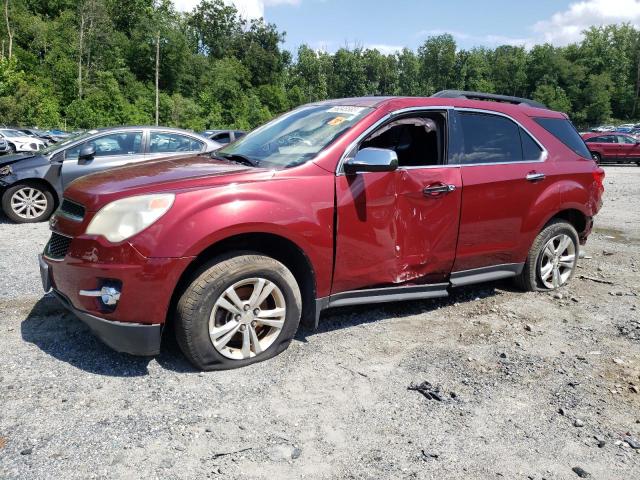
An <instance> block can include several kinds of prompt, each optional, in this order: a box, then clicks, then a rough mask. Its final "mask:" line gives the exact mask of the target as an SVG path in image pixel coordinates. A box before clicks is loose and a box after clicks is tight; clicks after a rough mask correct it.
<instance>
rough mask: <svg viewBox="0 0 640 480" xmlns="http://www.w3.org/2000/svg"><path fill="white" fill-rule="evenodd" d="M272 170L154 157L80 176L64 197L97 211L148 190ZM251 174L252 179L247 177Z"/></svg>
mask: <svg viewBox="0 0 640 480" xmlns="http://www.w3.org/2000/svg"><path fill="white" fill-rule="evenodd" d="M272 176H273V173H272V172H271V171H269V170H265V169H256V168H252V167H247V166H244V165H237V164H234V163H231V162H225V161H221V160H214V159H212V158H211V157H207V156H188V157H180V158H169V159H163V160H154V161H148V162H143V163H139V164H135V165H129V166H124V167H120V168H114V169H112V170H108V171H105V172H100V173H94V174H92V175H87V176H85V177H81V178H79V179H77V180H75V181H73V182H71V184H69V187H67V189H66V190H65V192H64V196H65V197H66V198H69V199H71V200H74V201H76V202H78V203H80V204H82V205H84V206H85V208H86V209H87V210H88V211H96V210H98V209H100V208H101V207H102V206H104V205H106V204H107V203H109V202H112V201H113V200H117V199H118V198H123V197H129V196H132V195H143V194H146V193H155V192H167V191H176V190H184V189H191V188H204V187H208V186H215V185H224V184H228V183H229V182H239V181H256V180H258V181H260V180H266V179H267V178H271V177H272ZM244 177H250V178H244Z"/></svg>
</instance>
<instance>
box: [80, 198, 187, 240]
mask: <svg viewBox="0 0 640 480" xmlns="http://www.w3.org/2000/svg"><path fill="white" fill-rule="evenodd" d="M174 199H175V195H174V194H173V193H165V194H157V195H140V196H137V197H129V198H123V199H122V200H116V201H115V202H111V203H109V204H108V205H106V206H104V207H102V208H101V209H100V211H99V212H98V213H96V216H95V217H93V219H92V220H91V222H90V223H89V226H88V227H87V234H89V235H102V236H103V237H105V238H106V239H107V240H109V241H110V242H113V243H116V242H121V241H123V240H126V239H127V238H130V237H133V236H134V235H135V234H137V233H140V232H141V231H142V230H144V229H145V228H147V227H150V226H151V225H153V224H154V223H155V222H156V221H157V220H158V219H159V218H160V217H162V216H163V215H164V214H165V213H167V212H168V211H169V209H170V208H171V205H173V201H174Z"/></svg>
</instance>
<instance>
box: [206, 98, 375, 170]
mask: <svg viewBox="0 0 640 480" xmlns="http://www.w3.org/2000/svg"><path fill="white" fill-rule="evenodd" d="M372 110H373V109H371V108H366V107H352V106H331V105H311V106H305V107H301V108H298V109H296V110H293V111H292V112H289V113H287V114H285V115H283V116H281V117H279V118H276V119H275V120H272V121H271V122H269V123H267V124H266V125H264V126H262V127H260V128H258V129H257V130H254V131H253V132H251V133H249V134H247V135H246V136H244V137H242V138H241V139H240V140H238V141H237V142H235V143H232V144H230V145H229V146H227V147H224V148H222V149H220V150H217V151H216V153H215V155H216V156H218V157H222V158H228V159H229V160H239V161H243V162H245V163H251V164H252V165H253V166H260V167H276V168H289V167H294V166H296V165H301V164H303V163H305V162H307V161H309V160H310V159H312V158H314V157H315V156H316V155H317V154H318V153H320V151H322V150H323V149H324V148H326V147H327V146H328V145H330V144H331V143H332V142H333V141H335V140H336V139H337V138H338V137H340V136H341V135H342V134H343V133H344V132H346V131H347V130H348V129H349V128H351V127H352V126H353V125H354V124H355V123H357V122H358V121H359V120H360V119H361V118H363V117H364V116H365V115H367V114H368V113H369V112H371V111H372Z"/></svg>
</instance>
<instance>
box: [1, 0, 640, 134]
mask: <svg viewBox="0 0 640 480" xmlns="http://www.w3.org/2000/svg"><path fill="white" fill-rule="evenodd" d="M3 2H4V4H3V7H5V8H4V9H3V12H2V13H3V16H4V18H3V21H2V22H1V23H2V26H0V37H1V38H2V52H1V58H0V123H5V124H21V125H32V126H39V127H54V126H55V127H65V126H66V127H68V128H91V127H99V126H106V125H119V124H150V123H153V122H154V118H155V111H156V107H155V101H156V100H155V95H156V89H155V81H156V49H158V51H159V68H158V71H157V73H158V83H159V92H160V93H159V120H160V123H161V124H165V125H172V126H180V127H185V128H192V129H195V130H199V129H204V128H205V127H218V128H222V127H237V128H252V127H254V126H256V125H258V124H260V123H262V122H264V121H266V120H268V119H269V118H271V117H272V116H274V115H276V114H279V113H281V112H283V111H286V110H288V109H290V108H292V107H295V106H297V105H299V104H302V103H305V102H309V101H314V100H318V99H324V98H330V97H348V96H360V95H430V94H432V93H434V92H436V91H438V90H442V89H447V88H455V89H466V90H480V91H486V92H494V93H502V94H508V95H517V96H527V97H532V98H535V99H536V100H540V101H542V102H543V103H546V104H547V105H549V106H550V107H552V108H554V109H557V110H562V111H565V112H567V113H569V114H570V115H571V117H572V118H573V120H574V121H575V122H576V123H577V124H579V125H586V124H594V123H600V122H605V121H608V120H610V119H611V118H618V119H630V118H638V117H640V105H639V104H638V93H639V87H640V31H638V30H636V29H635V28H633V27H632V26H630V25H619V26H608V27H601V28H592V29H590V30H589V31H587V32H586V33H585V37H584V40H583V41H582V42H581V43H579V44H574V45H569V46H567V47H562V48H558V47H554V46H552V45H548V44H546V45H538V46H535V47H533V48H531V49H529V50H527V49H525V48H523V47H515V46H507V45H505V46H500V47H497V48H495V49H487V48H473V49H470V50H463V49H458V48H457V45H456V42H455V40H454V39H453V37H452V36H450V35H440V36H435V37H430V38H428V39H427V40H426V41H425V42H424V44H423V45H422V46H420V47H419V48H418V50H417V51H415V52H414V51H412V50H409V49H404V50H403V51H401V52H398V53H397V54H392V55H384V54H382V53H380V52H379V51H377V50H371V49H364V48H349V49H347V48H343V49H340V50H338V51H337V52H335V53H333V54H330V53H325V52H318V51H315V50H313V49H311V48H310V47H308V46H301V47H300V48H299V50H298V51H297V52H295V55H292V53H290V52H288V51H286V50H283V48H282V43H283V40H284V35H285V34H284V33H283V32H281V31H280V30H279V29H278V27H277V26H276V25H273V24H270V23H265V22H264V21H263V20H253V21H246V20H243V19H242V18H240V16H239V15H238V13H237V11H236V10H235V8H233V7H231V6H227V5H225V4H224V3H223V1H222V0H203V1H202V2H201V3H200V4H199V6H198V7H197V8H196V9H195V10H194V11H193V12H191V13H179V12H176V11H175V9H174V7H173V4H172V3H171V2H170V1H169V0H3Z"/></svg>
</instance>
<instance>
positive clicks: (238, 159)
mask: <svg viewBox="0 0 640 480" xmlns="http://www.w3.org/2000/svg"><path fill="white" fill-rule="evenodd" d="M215 155H216V156H217V157H221V158H223V159H225V160H230V161H232V162H235V163H241V164H243V165H249V166H250V167H257V166H258V162H254V161H253V160H251V159H250V158H249V157H245V156H244V155H240V154H238V153H216V154H215Z"/></svg>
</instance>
